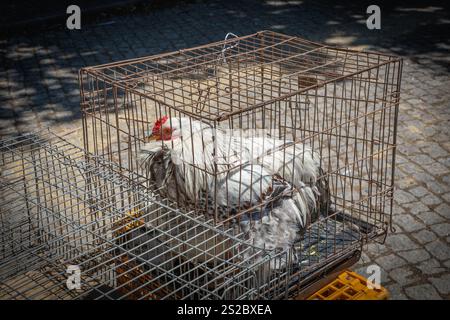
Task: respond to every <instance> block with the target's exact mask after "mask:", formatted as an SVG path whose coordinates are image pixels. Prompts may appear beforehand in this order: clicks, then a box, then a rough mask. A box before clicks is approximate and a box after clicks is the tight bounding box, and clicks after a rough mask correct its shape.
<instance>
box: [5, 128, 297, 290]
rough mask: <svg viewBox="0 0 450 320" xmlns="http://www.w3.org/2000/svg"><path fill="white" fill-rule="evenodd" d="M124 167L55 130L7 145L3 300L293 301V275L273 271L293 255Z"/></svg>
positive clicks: (16, 138)
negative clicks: (218, 223)
mask: <svg viewBox="0 0 450 320" xmlns="http://www.w3.org/2000/svg"><path fill="white" fill-rule="evenodd" d="M120 171H121V169H120V168H118V167H117V166H116V165H115V164H113V163H109V162H108V161H105V160H103V159H101V158H97V157H93V156H88V155H87V154H86V153H85V152H84V150H82V149H80V148H78V147H76V146H74V145H72V144H71V143H69V142H68V141H67V140H66V139H65V138H64V137H58V136H55V135H54V134H52V133H50V132H47V131H42V132H38V133H35V134H26V135H22V136H18V137H15V138H13V139H9V140H4V141H1V142H0V237H1V243H0V299H269V298H275V297H283V296H286V295H287V288H288V287H287V282H288V280H289V279H290V273H289V272H290V271H289V269H288V268H285V269H284V270H278V271H277V272H272V270H273V269H274V268H276V266H277V265H279V264H281V263H284V261H286V260H287V259H288V257H287V256H286V255H287V253H285V252H280V253H273V252H272V253H271V252H265V251H264V250H262V249H259V248H256V247H254V246H252V245H251V244H249V243H248V241H245V239H243V237H242V234H240V233H239V232H238V231H237V230H235V229H230V228H228V229H226V228H217V227H214V226H213V224H212V223H211V222H210V221H208V220H206V219H200V218H199V217H195V216H194V215H193V214H192V213H191V212H180V211H177V210H175V209H173V207H174V205H173V204H171V203H170V201H169V200H167V201H156V200H155V199H154V197H153V196H152V195H151V194H150V193H149V192H148V191H147V190H146V189H143V188H142V187H140V186H139V185H136V184H134V183H132V180H130V179H129V178H130V176H131V174H130V175H128V176H127V177H125V176H124V175H123V174H121V173H120ZM244 257H245V259H244ZM77 272H78V273H77ZM76 276H78V280H76V279H77V278H74V277H76ZM77 281H78V282H77ZM77 283H78V284H79V285H78V286H77Z"/></svg>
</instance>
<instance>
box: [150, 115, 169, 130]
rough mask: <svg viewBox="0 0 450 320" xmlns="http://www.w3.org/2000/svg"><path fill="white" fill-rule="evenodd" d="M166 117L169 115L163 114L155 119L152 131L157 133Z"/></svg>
mask: <svg viewBox="0 0 450 320" xmlns="http://www.w3.org/2000/svg"><path fill="white" fill-rule="evenodd" d="M167 119H169V117H168V116H164V117H162V118H160V119H159V120H156V122H155V125H154V126H153V130H152V133H159V131H161V126H162V125H163V124H164V123H166V121H167Z"/></svg>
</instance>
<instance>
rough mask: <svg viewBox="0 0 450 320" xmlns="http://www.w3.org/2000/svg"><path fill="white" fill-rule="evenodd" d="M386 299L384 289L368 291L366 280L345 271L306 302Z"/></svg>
mask: <svg viewBox="0 0 450 320" xmlns="http://www.w3.org/2000/svg"><path fill="white" fill-rule="evenodd" d="M388 297H389V293H388V291H387V290H386V289H385V288H383V287H380V288H379V289H376V288H373V289H369V288H368V287H367V279H366V278H364V277H363V276H360V275H359V274H357V273H355V272H352V271H350V270H346V271H344V272H342V273H341V274H340V275H339V276H338V277H337V278H336V279H335V280H334V281H332V282H331V283H329V284H327V285H326V286H325V287H323V288H322V289H320V290H319V291H317V292H316V293H314V294H312V295H311V296H309V297H308V299H307V300H386V299H387V298H388Z"/></svg>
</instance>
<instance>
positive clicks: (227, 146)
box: [140, 117, 323, 250]
mask: <svg viewBox="0 0 450 320" xmlns="http://www.w3.org/2000/svg"><path fill="white" fill-rule="evenodd" d="M147 141H148V142H147V143H145V144H144V145H143V146H142V147H141V149H140V161H141V166H142V168H143V169H144V170H145V171H146V175H147V177H148V178H149V179H150V180H151V181H152V183H154V184H155V186H156V188H157V189H158V191H159V192H160V193H162V194H163V195H164V196H167V197H168V198H170V199H172V200H174V201H177V202H178V203H182V204H183V205H186V206H189V205H190V206H194V205H195V207H196V208H217V209H216V210H217V213H218V214H219V215H220V216H222V217H228V216H229V215H230V214H231V215H235V214H238V213H239V212H242V211H244V210H247V212H246V214H242V215H240V216H239V218H237V219H236V221H238V222H239V225H240V227H241V230H242V231H243V232H244V233H245V234H246V236H247V237H248V239H250V240H251V241H252V242H253V243H254V245H255V246H257V247H260V248H265V249H269V250H273V249H281V250H285V249H289V248H290V247H291V246H292V244H293V243H294V242H295V241H296V240H297V239H298V237H299V233H300V231H301V230H302V229H303V228H304V227H305V226H306V224H307V223H308V221H310V219H311V218H312V215H313V214H315V213H316V212H317V200H318V198H319V196H321V194H322V193H323V191H322V190H321V188H318V185H317V184H316V182H317V177H318V174H319V171H320V167H319V163H320V161H319V155H318V154H317V153H315V152H313V151H312V149H311V148H310V147H308V146H304V145H301V144H298V143H296V144H294V143H292V142H290V141H285V140H280V139H276V138H272V137H269V136H250V137H249V136H245V135H243V134H236V133H232V134H229V133H228V132H227V131H226V130H224V129H214V128H212V127H210V126H209V125H207V124H205V123H202V122H200V121H195V120H192V119H189V118H183V117H182V118H168V117H163V118H161V119H159V120H158V121H156V123H155V124H154V126H153V128H152V130H151V133H150V134H149V136H148V137H147ZM213 173H216V174H213ZM214 199H215V201H216V206H214V203H213V201H214ZM210 213H216V212H210Z"/></svg>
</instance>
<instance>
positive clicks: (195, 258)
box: [1, 31, 402, 299]
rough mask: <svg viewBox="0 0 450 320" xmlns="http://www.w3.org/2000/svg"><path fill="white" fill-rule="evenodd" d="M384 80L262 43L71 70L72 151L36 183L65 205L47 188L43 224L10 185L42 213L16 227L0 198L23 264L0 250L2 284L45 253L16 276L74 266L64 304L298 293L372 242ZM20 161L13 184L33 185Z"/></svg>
mask: <svg viewBox="0 0 450 320" xmlns="http://www.w3.org/2000/svg"><path fill="white" fill-rule="evenodd" d="M401 69H402V60H401V59H400V58H398V57H395V56H390V55H385V54H380V53H374V52H362V51H354V50H348V49H339V48H334V47H329V46H325V45H321V44H317V43H313V42H310V41H307V40H303V39H300V38H298V37H291V36H287V35H283V34H279V33H274V32H270V31H263V32H258V33H256V34H252V35H249V36H244V37H236V36H235V35H233V34H229V35H227V37H226V39H225V40H224V41H221V42H217V43H212V44H208V45H204V46H200V47H197V48H192V49H186V50H180V51H177V52H174V53H167V54H161V55H157V56H151V57H144V58H138V59H133V60H127V61H124V62H117V63H111V64H106V65H101V66H95V67H87V68H83V69H82V70H80V94H81V111H82V122H83V139H84V150H80V149H77V152H79V154H78V157H79V158H77V160H75V161H74V162H73V161H72V160H70V161H69V160H66V159H69V158H67V157H68V156H66V155H65V154H66V151H65V150H64V152H62V153H60V154H59V153H58V155H59V157H60V158H59V160H58V162H59V163H60V164H61V168H65V169H60V173H61V174H60V175H59V176H58V172H55V171H54V170H50V172H51V173H53V174H54V175H55V176H54V177H52V179H56V181H58V179H60V180H61V186H63V183H62V181H68V182H71V183H72V186H71V187H74V188H75V189H74V190H73V192H74V193H72V191H71V192H69V195H67V194H66V193H67V190H66V189H64V187H63V188H62V189H61V190H60V192H61V195H60V197H62V199H63V201H62V205H63V209H64V210H63V211H61V210H59V209H58V210H55V209H56V207H54V206H56V205H57V204H56V203H57V202H56V201H55V197H53V200H46V198H45V197H44V198H42V196H43V192H42V191H39V192H38V189H39V188H37V186H36V187H34V189H33V187H32V186H26V188H24V186H25V184H24V178H22V179H21V180H19V181H20V182H19V183H22V185H21V187H20V188H19V187H18V188H17V190H15V191H13V192H11V196H13V195H16V194H17V192H19V191H20V192H19V193H22V194H23V193H26V194H28V195H29V194H31V195H32V196H31V199H34V200H33V201H38V200H36V199H41V200H39V201H40V202H39V203H38V204H37V205H36V204H34V205H33V201H31V200H28V199H29V198H30V197H25V198H26V199H27V200H26V201H22V202H21V208H22V209H23V211H24V212H25V213H26V214H24V217H23V219H22V220H20V221H18V222H17V223H15V222H14V223H13V222H11V221H15V220H14V219H9V218H6V217H8V216H9V215H10V214H9V213H8V212H13V211H11V210H10V209H9V207H8V206H9V205H10V204H11V203H14V202H11V201H9V200H7V199H6V198H5V200H4V203H5V208H6V209H5V210H6V211H4V213H3V210H4V209H2V228H3V229H4V230H8V231H3V232H2V235H5V237H6V238H8V239H10V240H8V241H12V242H11V243H14V244H15V245H16V246H18V247H14V246H12V247H11V248H17V250H19V251H20V252H23V253H22V254H20V255H12V254H11V252H12V251H11V250H13V249H6V247H8V248H9V245H8V246H4V248H3V251H2V252H4V255H5V256H8V257H9V258H8V259H7V260H6V261H7V263H6V264H2V270H12V271H10V273H11V272H12V274H9V273H8V272H6V273H4V275H6V274H7V275H11V276H12V275H15V274H19V273H20V274H24V272H25V271H27V272H30V271H28V270H23V271H22V270H21V269H20V268H19V267H13V266H16V265H17V266H23V265H24V264H23V263H21V261H20V259H22V258H23V259H31V258H33V259H40V258H41V256H40V255H42V254H44V253H45V254H46V255H50V256H47V257H46V259H44V260H40V261H41V264H40V265H39V264H34V265H33V266H35V268H34V270H32V272H35V273H31V274H29V273H27V275H28V274H29V276H28V277H30V278H33V277H38V278H39V279H41V278H43V277H48V272H45V269H43V268H45V267H44V266H48V264H47V265H46V263H45V262H47V263H50V265H55V266H56V265H58V266H59V267H60V268H62V266H63V264H60V262H59V261H60V260H61V261H62V262H63V263H66V264H67V263H69V262H70V263H72V260H71V259H75V258H76V259H78V260H76V261H78V264H80V263H81V264H82V266H83V268H82V270H84V271H82V275H83V276H84V277H86V279H85V281H83V285H84V287H83V290H81V291H82V292H81V293H80V294H78V297H85V296H92V294H94V296H96V297H108V298H111V297H116V294H118V295H120V297H125V298H138V299H145V298H148V299H160V298H172V299H184V298H186V299H189V298H205V299H219V298H223V297H226V298H231V299H238V298H265V299H273V298H285V297H289V296H292V295H293V294H296V293H298V291H299V290H300V289H301V288H302V285H303V284H305V283H307V282H308V281H311V279H314V277H315V276H316V275H318V274H320V273H321V272H324V270H326V268H327V267H329V266H330V265H333V263H337V262H339V261H343V259H345V257H348V256H349V255H351V254H353V253H354V252H355V251H359V250H360V248H361V246H362V245H363V244H364V243H366V242H368V241H369V240H372V239H376V238H377V237H380V236H383V235H385V234H386V233H387V231H388V227H389V224H390V219H391V216H392V193H393V183H394V181H393V177H394V168H395V166H394V163H395V148H396V130H397V114H398V104H399V98H400V79H401ZM27 139H29V138H27ZM19 140H20V139H19ZM60 143H61V142H60ZM13 144H20V143H19V142H17V141H16V142H14V143H13ZM42 145H45V147H42V146H41V147H39V148H38V149H39V150H44V151H45V152H47V153H49V152H50V151H51V152H50V154H51V155H54V156H56V155H57V154H55V153H53V150H54V149H55V148H56V147H54V144H49V145H46V144H42ZM5 148H6V149H5ZM71 148H74V147H73V146H70V147H69V149H71ZM3 149H5V150H6V151H7V152H10V153H11V154H13V153H14V152H17V150H21V149H20V148H18V149H16V148H15V147H11V146H8V147H3ZM44 151H43V152H44ZM32 154H33V152H32ZM14 155H15V157H16V158H14V157H13V156H12V155H11V156H10V157H12V158H14V159H15V160H20V161H22V162H23V161H24V160H21V159H24V157H23V155H20V154H14ZM33 157H36V155H34V156H33V155H31V161H30V162H29V165H30V166H31V167H33V169H30V170H31V171H33V170H37V169H39V170H41V168H42V166H39V167H36V166H35V164H36V161H35V158H33ZM50 158H51V157H50ZM45 159H46V161H47V159H48V157H46V158H45ZM54 160H56V159H54ZM54 160H52V161H54ZM4 162H5V161H4ZM47 165H48V164H47ZM67 166H68V167H69V169H67ZM90 166H95V169H93V168H92V170H90V168H91V167H90ZM22 167H23V164H22ZM18 168H20V166H19V167H18ZM86 169H87V173H86ZM64 170H65V171H64ZM62 171H64V172H62ZM18 172H19V171H18ZM20 172H22V173H23V174H24V175H25V171H23V170H22V171H20ZM100 173H102V174H100ZM103 173H104V175H103ZM68 174H69V176H68ZM70 174H74V175H76V177H73V178H68V177H70ZM77 174H78V175H77ZM41 176H42V177H46V178H48V176H45V175H41ZM48 181H51V179H49V180H48ZM68 182H65V188H67V187H68V186H67V183H68ZM50 184H51V185H52V186H53V184H52V183H51V182H50ZM56 184H57V185H59V184H58V182H56ZM4 186H5V187H6V186H8V188H7V189H8V190H10V189H11V188H10V187H9V184H8V183H6V184H4ZM44 190H46V187H44ZM30 192H31V193H30ZM77 192H80V193H77ZM7 194H8V193H5V195H7ZM44 194H45V192H44ZM64 195H65V196H64ZM72 195H75V198H73V197H72V198H70V196H72ZM64 197H69V198H70V199H72V200H73V204H72V205H71V206H70V207H64V205H67V200H65V199H66V198H64ZM21 199H22V198H21ZM42 199H44V200H42ZM49 201H50V202H49ZM52 201H53V202H52ZM42 203H44V204H45V205H44V208H45V210H43V209H42V208H41V205H42ZM58 203H59V202H58ZM59 205H61V204H59ZM28 206H31V208H32V209H28ZM33 210H34V211H33ZM14 211H16V210H15V209H14ZM54 211H56V214H54ZM62 212H63V213H62ZM30 216H31V217H34V218H30ZM48 216H52V218H51V219H49V218H48ZM42 217H45V219H47V220H45V219H44V220H43V219H42ZM15 219H17V218H15ZM48 219H49V220H48ZM67 219H68V220H67ZM86 219H87V220H86ZM44 221H47V222H44ZM60 224H61V225H62V226H60ZM66 227H68V229H64V228H66ZM20 228H28V229H29V230H30V231H29V232H28V233H26V232H24V233H22V232H17V230H19V229H20ZM14 232H15V233H18V235H17V236H16V237H19V238H17V239H16V238H15V237H11V236H9V234H12V233H14ZM6 234H8V236H6ZM28 234H29V238H27V239H28V240H26V239H21V238H20V237H26V236H27V235H28ZM14 239H16V240H14ZM51 239H53V240H51ZM7 243H8V242H7ZM36 243H38V244H39V245H40V246H42V247H40V248H44V247H45V250H43V251H42V252H41V251H39V250H36V249H33V248H34V245H36ZM52 243H53V244H54V246H53V247H52V245H51V244H52ZM186 248H189V249H188V250H186ZM14 250H16V249H14ZM21 250H22V251H21ZM27 250H28V251H27ZM142 250H144V251H145V252H143V251H142ZM30 251H32V252H33V257H31V256H30V255H29V254H28V253H25V252H30ZM74 252H75V253H74ZM37 253H39V254H37ZM45 254H44V255H45ZM17 257H22V258H17ZM18 259H19V260H18ZM57 259H60V260H57ZM57 261H58V262H57ZM74 261H75V260H74ZM74 264H75V263H74ZM4 266H5V268H4ZM41 266H42V267H41ZM54 270H58V271H59V273H58V272H56V274H55V275H54V276H53V278H54V279H58V281H59V280H61V279H63V278H64V277H63V271H64V270H62V269H57V268H56V269H54ZM54 270H53V271H52V272H53V273H55V271H54ZM51 278H52V277H51ZM53 278H52V279H53ZM1 279H9V278H8V277H5V276H3V277H2V278H1ZM2 281H3V282H2V283H3V284H4V287H5V288H9V289H8V290H10V291H8V292H11V293H13V294H14V293H17V290H16V289H14V288H16V286H15V285H9V284H8V282H5V280H2ZM8 281H9V280H8ZM26 283H27V285H29V284H28V283H29V282H27V281H26ZM35 286H37V285H35ZM105 288H106V289H105ZM105 290H107V291H106V292H105ZM66 291H67V290H62V291H61V292H64V293H65V294H72V295H73V294H74V292H73V291H71V292H69V293H67V292H66ZM44 292H45V293H46V294H50V291H45V290H44Z"/></svg>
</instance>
